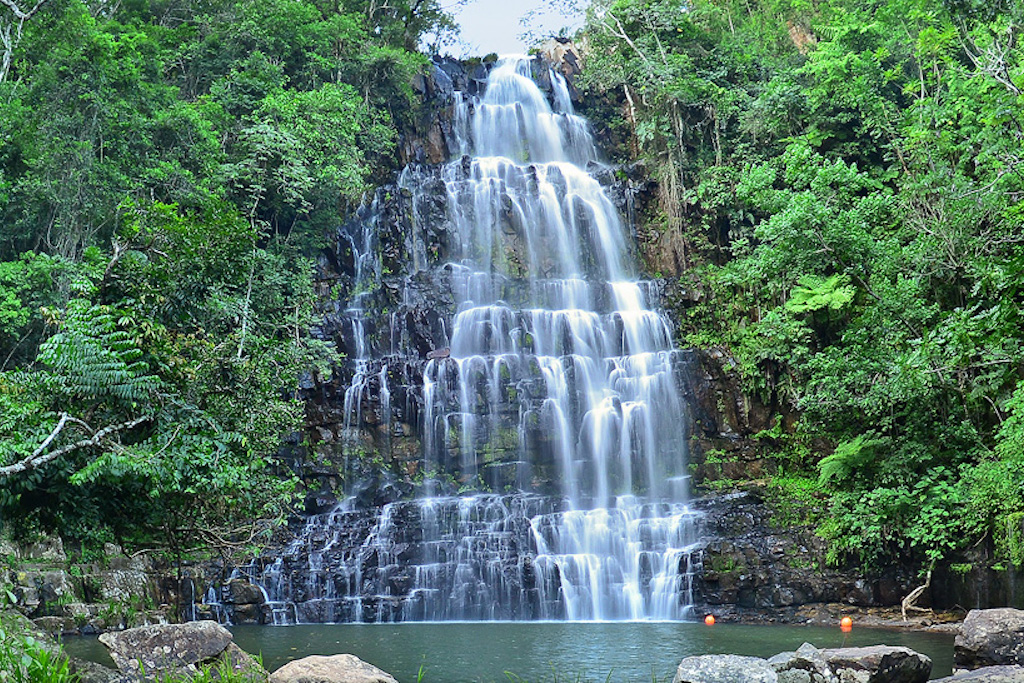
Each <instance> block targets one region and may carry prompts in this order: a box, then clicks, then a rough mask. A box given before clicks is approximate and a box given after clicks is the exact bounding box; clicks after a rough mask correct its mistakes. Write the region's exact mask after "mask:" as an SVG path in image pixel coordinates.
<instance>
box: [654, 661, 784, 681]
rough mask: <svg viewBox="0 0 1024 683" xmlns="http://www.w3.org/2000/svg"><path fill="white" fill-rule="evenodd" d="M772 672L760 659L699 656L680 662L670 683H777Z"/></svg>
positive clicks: (777, 677) (769, 666) (766, 663)
mask: <svg viewBox="0 0 1024 683" xmlns="http://www.w3.org/2000/svg"><path fill="white" fill-rule="evenodd" d="M778 681H779V676H778V675H777V674H776V673H775V669H773V668H772V667H771V665H770V664H769V663H768V662H767V661H766V660H764V659H761V658H760V657H740V656H738V655H700V656H698V657H687V658H686V659H684V660H683V661H681V662H679V668H678V669H676V677H675V678H673V679H672V683H778Z"/></svg>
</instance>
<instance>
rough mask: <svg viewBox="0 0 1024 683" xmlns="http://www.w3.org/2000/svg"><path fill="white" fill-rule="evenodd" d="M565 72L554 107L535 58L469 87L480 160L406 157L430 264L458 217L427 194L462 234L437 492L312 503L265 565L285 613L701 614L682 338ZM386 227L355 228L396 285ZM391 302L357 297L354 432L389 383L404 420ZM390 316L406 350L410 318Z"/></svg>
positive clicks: (464, 104)
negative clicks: (429, 165)
mask: <svg viewBox="0 0 1024 683" xmlns="http://www.w3.org/2000/svg"><path fill="white" fill-rule="evenodd" d="M548 81H549V83H550V85H551V101H550V102H549V98H548V96H547V95H546V94H545V93H544V92H543V91H542V90H541V89H540V88H539V87H538V85H537V83H536V82H535V81H534V80H533V78H532V76H531V60H530V59H529V58H527V57H504V58H502V59H501V60H500V61H499V62H498V63H497V64H496V65H495V66H494V68H493V69H492V70H491V71H490V73H489V76H488V79H487V83H486V88H485V90H484V92H483V95H482V96H480V97H476V98H471V97H469V96H463V94H462V93H457V94H456V97H455V101H454V104H453V106H454V115H453V117H452V120H453V126H452V139H453V142H452V145H451V148H452V149H453V150H454V151H457V152H459V153H463V156H461V158H458V159H455V160H454V161H452V162H450V163H448V164H446V165H444V166H443V167H441V168H439V169H438V168H433V169H424V168H417V167H409V168H407V169H406V170H405V171H403V173H402V176H401V180H400V183H399V185H400V187H401V188H403V190H404V191H406V192H407V193H408V194H409V196H410V197H411V200H410V201H411V202H412V205H411V206H412V208H411V210H410V211H409V212H408V213H409V215H410V216H411V219H410V220H411V222H412V225H411V226H410V228H411V230H412V234H414V235H415V237H412V238H410V242H411V243H415V245H417V246H414V247H412V248H411V251H412V253H413V254H415V259H414V260H415V263H413V264H412V266H411V267H412V269H413V270H415V271H417V272H421V273H423V272H427V271H429V270H430V268H431V266H430V265H429V261H430V253H431V251H430V248H431V244H430V240H429V239H428V238H426V237H424V235H429V234H430V231H431V225H430V221H432V220H438V219H437V217H436V215H435V216H434V217H433V218H431V214H430V212H429V211H421V210H419V209H418V208H417V207H419V206H421V205H423V204H424V203H425V202H424V201H420V200H421V199H423V198H425V197H426V196H427V194H428V193H430V194H431V196H437V195H440V196H443V199H444V210H443V211H444V220H445V221H446V222H447V224H450V226H451V228H450V230H449V233H450V235H451V238H450V239H449V240H448V241H449V242H450V244H448V245H447V248H446V260H445V262H444V263H443V265H441V267H440V268H436V273H439V274H438V275H436V277H438V278H440V277H442V276H443V278H444V281H445V282H446V283H447V284H448V286H449V287H450V292H451V299H452V302H451V305H452V312H453V315H452V317H451V319H450V320H447V321H446V320H441V321H440V323H439V326H440V327H441V328H442V329H443V335H444V339H443V341H444V343H445V344H446V345H447V347H448V348H447V349H445V350H444V352H443V353H442V352H433V353H431V354H430V357H429V360H427V361H426V362H425V364H424V365H422V366H421V367H422V381H421V382H420V384H419V385H418V405H419V409H418V416H419V421H418V425H417V427H418V429H419V433H420V440H421V443H422V460H421V462H420V463H419V466H418V470H419V472H418V473H419V476H421V477H422V478H423V482H422V485H421V486H420V487H419V490H420V497H418V498H416V499H413V500H404V501H401V500H399V501H395V502H391V503H388V504H386V505H384V506H383V507H382V508H381V509H380V510H379V511H378V512H373V511H367V510H361V509H359V508H358V506H354V505H352V504H351V503H346V504H344V505H342V506H339V508H338V509H336V510H333V511H330V512H328V513H325V514H320V515H312V516H310V517H309V518H308V519H307V520H306V526H305V528H304V529H303V530H302V531H300V532H299V533H298V534H297V535H296V537H295V540H294V541H293V542H292V544H291V545H290V546H289V548H287V549H286V550H285V551H284V552H283V553H282V554H281V555H280V556H278V557H276V558H266V561H265V562H264V563H263V564H262V565H254V566H253V568H252V569H251V571H250V575H251V578H252V580H254V581H256V582H258V583H260V584H261V585H262V586H264V588H265V590H266V591H267V594H268V596H269V598H270V604H271V605H272V606H273V608H272V609H273V619H274V623H279V622H280V621H281V620H288V621H290V620H294V621H313V622H316V621H400V620H452V619H474V620H475V619H480V620H487V619H570V620H614V619H680V618H686V617H687V616H689V612H688V608H689V606H690V604H691V603H692V582H693V576H694V573H695V571H696V570H697V569H698V567H697V566H696V564H697V559H696V557H697V556H696V554H695V552H694V551H695V548H696V545H697V543H698V526H699V516H698V515H697V513H695V512H693V511H691V510H690V509H689V508H688V507H687V495H688V494H687V481H688V469H687V445H688V440H689V433H688V425H689V422H690V420H689V417H688V414H687V405H686V402H685V401H684V400H683V399H682V398H681V396H680V390H679V383H680V379H679V375H680V369H679V366H680V362H679V353H680V352H679V351H678V350H676V349H674V348H673V345H672V331H671V328H670V325H669V323H668V322H667V320H666V319H665V317H664V316H663V315H662V314H661V313H660V312H658V311H657V310H655V309H653V308H652V307H651V300H652V284H651V283H650V282H646V281H644V280H642V279H640V277H639V273H638V271H637V267H636V263H635V256H634V253H633V250H634V246H633V245H632V244H631V241H630V239H629V234H628V230H627V227H626V226H625V225H623V222H622V220H621V218H620V216H619V214H618V211H617V210H616V208H615V205H614V204H613V202H612V200H611V199H610V198H609V196H608V194H607V193H606V191H605V189H604V188H603V187H602V185H601V184H600V183H599V182H598V180H597V179H595V177H594V176H593V175H591V171H593V170H595V169H600V168H602V167H601V165H600V163H599V161H598V155H597V151H596V148H595V145H594V141H593V138H592V136H591V134H590V132H589V129H588V126H587V122H586V120H585V119H583V118H582V117H580V116H577V115H576V114H575V113H574V111H573V107H572V101H571V98H570V96H569V90H568V86H567V84H566V81H565V79H564V78H563V77H562V76H561V74H558V73H556V72H554V71H550V72H548ZM552 103H553V104H554V107H552ZM377 223H378V220H377V219H374V220H371V221H366V222H365V223H364V226H369V227H364V228H363V231H362V232H361V233H359V239H358V240H356V239H352V251H353V253H354V254H355V262H356V270H357V277H356V282H357V283H359V282H363V281H365V280H366V279H367V278H371V277H377V278H378V279H379V277H380V274H381V268H380V264H379V262H378V263H376V265H375V264H374V263H373V262H372V261H371V260H368V259H370V258H371V256H372V254H371V252H373V251H374V250H375V249H376V245H377V243H378V240H382V238H380V237H375V236H373V235H372V234H371V233H372V231H373V230H375V229H376V227H377ZM430 272H435V271H430ZM403 296H404V297H406V298H408V296H409V295H408V294H407V293H406V294H403ZM373 315H374V312H373V311H372V310H370V308H369V306H368V303H367V302H366V301H365V300H364V295H363V294H362V293H357V294H356V295H355V296H353V297H352V298H351V299H350V304H349V306H348V307H347V316H348V318H347V319H348V320H350V327H351V329H352V331H353V334H355V335H356V336H357V337H360V339H357V340H356V341H355V343H354V344H353V348H354V349H355V351H356V353H355V356H356V357H355V358H353V359H352V360H353V363H354V371H353V375H354V376H353V378H352V381H351V383H350V384H349V387H348V389H347V391H346V392H345V395H344V414H345V421H346V431H351V430H352V429H356V428H358V425H359V418H360V405H361V404H362V402H363V400H364V398H365V396H366V394H367V392H372V391H377V392H379V397H378V399H377V400H378V401H379V405H380V407H381V408H380V412H381V418H380V422H381V423H382V424H385V425H386V431H387V432H388V433H389V434H390V432H391V430H392V404H393V403H394V394H393V392H394V391H395V390H397V389H399V387H395V386H392V385H391V384H389V382H388V367H389V365H388V363H387V362H386V361H382V360H381V359H375V360H374V359H372V358H371V356H372V353H371V352H370V350H369V348H368V345H367V344H366V343H365V341H364V340H363V339H362V338H361V337H362V336H365V331H364V322H365V321H366V320H368V319H369V318H370V317H371V316H373ZM383 320H386V321H387V323H386V326H388V327H389V329H390V330H391V340H390V350H391V353H392V354H393V355H394V353H395V349H396V348H397V346H401V345H402V344H400V343H398V342H401V340H398V342H396V336H401V333H396V332H395V328H396V317H395V315H394V314H392V315H391V317H390V318H387V317H384V318H383ZM383 320H382V322H381V325H382V326H384V325H385V323H384V322H383ZM407 336H408V335H407V334H406V337H407ZM395 367H397V362H396V363H395ZM389 443H390V442H389ZM456 491H459V492H461V495H460V494H456V493H455V492H456ZM288 567H291V568H292V570H291V571H292V575H291V576H286V574H287V572H288V571H289V570H288Z"/></svg>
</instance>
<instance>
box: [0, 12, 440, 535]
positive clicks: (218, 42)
mask: <svg viewBox="0 0 1024 683" xmlns="http://www.w3.org/2000/svg"><path fill="white" fill-rule="evenodd" d="M26 2H28V3H29V4H25V3H26ZM450 28H451V23H450V19H449V18H448V17H447V15H445V14H444V13H443V12H442V11H441V10H440V8H439V3H438V2H436V1H435V0H416V1H409V2H406V1H404V0H397V1H394V0H393V1H391V2H387V3H378V2H363V1H362V0H237V1H236V0H202V1H200V0H127V1H123V2H108V1H107V0H25V2H22V0H18V1H17V2H13V3H12V2H4V3H3V4H2V5H0V38H2V42H0V50H2V52H0V350H2V353H0V520H2V524H3V526H4V527H5V528H6V530H7V531H8V532H10V533H13V534H14V535H16V536H18V535H21V536H24V535H31V534H33V533H38V532H53V531H56V532H59V533H60V534H61V535H62V536H64V538H65V539H66V540H67V541H69V542H70V543H71V544H72V547H85V548H89V547H93V548H95V547H98V546H101V545H102V543H103V542H106V541H116V542H119V543H122V544H124V545H125V547H131V548H138V547H160V548H164V549H168V550H171V551H172V552H174V553H176V554H180V552H182V551H183V550H187V549H188V548H191V547H195V546H200V547H201V546H210V545H213V546H218V547H225V546H235V547H243V546H245V545H247V544H250V543H253V542H255V541H258V540H259V539H260V538H262V537H264V536H265V534H266V533H268V532H269V531H270V530H271V529H272V528H273V527H274V525H275V524H277V523H279V522H280V520H282V519H283V517H284V515H285V514H286V513H287V512H288V510H289V507H290V505H291V502H292V494H293V491H294V488H295V480H294V477H293V476H292V475H291V474H290V473H289V472H287V471H282V469H281V468H280V467H278V466H277V465H276V464H275V461H274V457H273V456H274V454H275V452H276V451H277V449H278V447H279V445H280V443H281V440H282V437H283V435H286V434H288V433H290V432H296V431H298V430H299V429H300V428H301V424H302V417H303V411H302V406H301V404H300V403H299V402H298V401H297V400H296V398H295V387H297V386H298V380H299V377H300V375H302V374H303V373H307V374H308V373H317V372H319V373H329V368H330V366H331V364H332V363H333V362H335V361H336V352H335V351H334V350H333V349H332V348H331V347H330V346H329V345H327V344H325V343H322V342H319V341H316V340H314V339H312V338H311V337H310V335H309V328H310V326H311V324H313V322H314V317H313V309H314V301H315V291H314V286H315V282H314V279H313V272H314V271H313V261H312V258H311V257H312V256H315V254H316V253H317V249H318V247H320V246H321V245H323V244H325V243H326V236H327V234H328V230H329V229H331V228H334V227H335V226H337V224H338V223H339V221H340V218H341V217H342V216H344V215H345V214H346V213H348V212H350V211H352V210H353V208H354V207H355V206H357V205H358V203H359V202H360V200H361V197H362V194H363V192H364V191H365V190H366V189H367V188H368V187H370V186H371V185H372V184H373V183H374V182H375V181H376V180H378V179H380V178H383V177H387V175H388V174H390V173H393V171H394V164H395V162H394V155H393V152H394V149H395V143H396V139H397V131H398V128H399V127H400V126H401V125H403V122H404V119H403V117H408V116H410V112H411V111H412V109H413V107H414V105H415V102H413V99H412V94H413V93H412V90H411V86H410V82H411V79H412V76H413V75H414V74H416V73H417V72H418V71H419V70H420V69H421V68H422V67H423V65H424V64H426V61H427V58H426V57H425V56H423V55H422V54H421V53H420V52H419V51H418V50H419V46H420V43H421V38H422V37H423V36H424V34H425V33H427V32H430V33H432V34H434V35H443V33H444V32H445V31H446V30H448V29H450Z"/></svg>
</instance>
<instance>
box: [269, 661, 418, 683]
mask: <svg viewBox="0 0 1024 683" xmlns="http://www.w3.org/2000/svg"><path fill="white" fill-rule="evenodd" d="M270 683H398V681H396V680H395V679H394V677H392V676H391V675H390V674H388V673H385V672H383V671H381V670H380V669H378V668H377V667H375V666H373V665H372V664H367V663H366V662H364V661H363V660H361V659H359V658H358V657H356V656H355V655H333V656H330V657H324V656H321V655H312V656H310V657H303V658H302V659H297V660H295V661H294V662H288V663H287V664H285V665H284V666H282V667H281V668H280V669H278V670H277V671H275V672H274V673H273V674H271V676H270Z"/></svg>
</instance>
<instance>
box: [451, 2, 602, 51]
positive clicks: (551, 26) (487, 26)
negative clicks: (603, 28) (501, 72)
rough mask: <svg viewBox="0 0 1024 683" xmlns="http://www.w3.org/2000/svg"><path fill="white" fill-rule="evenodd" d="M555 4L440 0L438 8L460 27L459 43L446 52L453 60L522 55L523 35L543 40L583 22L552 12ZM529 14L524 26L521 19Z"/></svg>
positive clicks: (524, 46)
mask: <svg viewBox="0 0 1024 683" xmlns="http://www.w3.org/2000/svg"><path fill="white" fill-rule="evenodd" d="M557 4H559V3H556V2H552V0H468V1H467V2H465V4H462V3H457V2H456V0H442V6H444V7H446V8H447V9H449V11H451V12H452V14H453V15H454V16H455V20H456V21H457V22H458V23H459V25H460V26H461V27H462V33H461V37H460V41H459V43H457V44H455V45H452V46H450V47H449V48H448V50H450V51H451V53H452V54H453V55H455V56H457V57H470V56H477V57H481V56H483V55H486V54H489V53H491V52H497V53H498V54H507V53H522V52H526V51H527V48H528V47H529V45H527V44H526V43H524V42H523V39H522V35H523V34H524V33H528V32H532V33H533V34H535V35H537V36H541V37H545V36H547V35H551V34H557V33H558V30H559V29H560V28H562V27H569V28H570V31H571V30H572V29H574V28H576V27H578V26H579V25H580V24H581V23H582V22H583V17H582V16H580V15H576V16H570V15H566V14H565V13H563V12H561V11H559V10H557V9H555V7H553V6H554V5H557ZM581 4H582V3H581ZM531 12H533V14H532V15H531V18H530V19H528V20H525V24H524V17H526V15H527V14H529V13H531Z"/></svg>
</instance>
